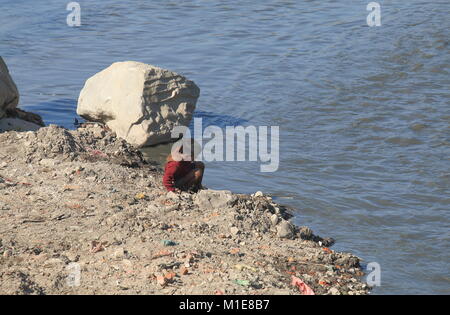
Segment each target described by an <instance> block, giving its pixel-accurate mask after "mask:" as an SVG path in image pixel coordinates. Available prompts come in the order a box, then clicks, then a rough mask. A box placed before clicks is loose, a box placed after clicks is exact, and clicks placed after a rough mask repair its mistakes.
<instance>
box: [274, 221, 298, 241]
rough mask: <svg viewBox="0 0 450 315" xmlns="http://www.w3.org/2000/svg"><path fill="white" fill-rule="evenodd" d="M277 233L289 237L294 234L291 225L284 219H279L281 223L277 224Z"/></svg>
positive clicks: (281, 236) (282, 236)
mask: <svg viewBox="0 0 450 315" xmlns="http://www.w3.org/2000/svg"><path fill="white" fill-rule="evenodd" d="M277 235H278V237H280V238H288V239H291V238H292V237H293V236H294V227H293V225H292V224H291V223H290V222H288V221H286V220H283V221H281V223H280V224H278V226H277Z"/></svg>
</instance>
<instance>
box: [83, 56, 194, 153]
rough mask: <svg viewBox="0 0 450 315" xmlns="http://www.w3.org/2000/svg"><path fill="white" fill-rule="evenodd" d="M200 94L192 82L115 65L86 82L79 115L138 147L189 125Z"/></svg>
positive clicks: (130, 64)
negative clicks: (100, 123)
mask: <svg viewBox="0 0 450 315" xmlns="http://www.w3.org/2000/svg"><path fill="white" fill-rule="evenodd" d="M199 95H200V89H199V88H198V87H197V86H196V85H195V83H194V82H192V81H190V80H188V79H186V78H185V77H183V76H181V75H179V74H177V73H175V72H171V71H168V70H164V69H161V68H158V67H155V66H151V65H147V64H144V63H140V62H134V61H126V62H116V63H114V64H112V65H111V66H110V67H108V68H106V69H105V70H103V71H101V72H99V73H97V74H96V75H94V76H93V77H91V78H89V79H88V80H87V81H86V83H85V85H84V87H83V89H82V91H81V93H80V96H79V99H78V107H77V113H78V115H80V116H81V117H83V118H85V119H86V120H88V121H94V122H102V123H104V124H106V125H107V126H108V127H109V128H111V130H113V131H114V132H116V134H117V136H118V137H120V138H123V139H125V140H126V141H128V142H129V143H131V144H133V145H134V146H136V147H142V146H148V145H155V144H158V143H163V142H169V141H170V140H171V131H172V129H173V127H174V126H178V125H179V126H188V125H189V122H190V121H191V119H192V114H193V112H194V109H195V105H196V102H197V99H198V97H199Z"/></svg>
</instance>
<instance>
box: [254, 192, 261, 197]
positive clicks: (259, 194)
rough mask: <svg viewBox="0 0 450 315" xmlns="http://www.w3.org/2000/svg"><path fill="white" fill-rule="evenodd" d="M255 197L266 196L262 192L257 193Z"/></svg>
mask: <svg viewBox="0 0 450 315" xmlns="http://www.w3.org/2000/svg"><path fill="white" fill-rule="evenodd" d="M253 196H254V197H262V196H264V194H263V193H262V191H257V192H255V193H254V194H253Z"/></svg>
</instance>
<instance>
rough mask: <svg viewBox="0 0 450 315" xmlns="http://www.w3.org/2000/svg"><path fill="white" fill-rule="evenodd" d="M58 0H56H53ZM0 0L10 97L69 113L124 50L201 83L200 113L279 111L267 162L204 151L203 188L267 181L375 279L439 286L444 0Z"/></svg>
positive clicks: (445, 147)
mask: <svg viewBox="0 0 450 315" xmlns="http://www.w3.org/2000/svg"><path fill="white" fill-rule="evenodd" d="M67 2H69V1H67ZM369 2H370V1H368V0H367V1H361V0H358V1H356V0H348V1H332V0H322V1H300V0H298V1H288V0H284V1H282V0H280V1H275V0H271V1H269V0H258V1H256V0H254V1H248V0H240V1H206V0H186V1H171V0H151V1H144V0H140V1H139V0H134V1H100V0H92V1H79V3H80V5H81V23H82V25H81V27H68V26H67V24H66V16H67V14H69V13H70V12H69V11H66V4H67V3H66V2H65V1H60V0H58V1H56V0H50V1H24V0H16V1H5V0H0V4H1V10H0V18H1V20H2V25H1V26H0V55H1V56H3V57H4V59H5V61H6V63H7V64H8V66H9V68H10V71H11V73H12V76H13V78H14V80H15V81H16V83H17V85H18V87H19V89H20V92H21V102H20V104H21V107H23V108H24V109H27V110H29V111H33V112H36V113H38V114H41V115H42V116H43V117H44V119H45V121H46V123H56V124H60V125H64V126H66V127H69V128H72V127H73V126H72V122H73V119H74V118H75V117H76V114H75V109H76V100H77V97H78V94H79V92H80V89H81V88H82V86H83V84H84V81H85V80H86V79H87V78H89V77H90V76H92V75H93V74H95V73H96V72H98V71H100V70H102V69H104V68H105V67H107V66H109V65H110V64H111V63H112V62H115V61H123V60H136V61H141V62H145V63H150V64H154V65H158V66H160V67H163V68H166V69H170V70H173V71H176V72H178V73H181V74H183V75H186V76H187V77H188V78H190V79H192V80H194V81H195V82H196V83H197V84H198V85H199V86H200V88H201V97H200V99H199V101H198V104H197V105H198V106H197V109H198V113H197V114H196V116H197V117H203V118H204V122H203V123H204V124H214V125H218V126H220V127H225V126H227V125H230V124H231V125H255V126H260V125H265V126H280V165H279V169H278V171H277V172H274V173H262V172H260V168H259V167H260V163H259V162H211V163H207V173H206V177H205V183H206V185H207V186H208V187H211V188H217V189H230V190H233V191H236V192H244V193H252V192H255V191H257V190H262V191H264V192H267V193H270V194H272V195H274V196H275V197H276V198H277V200H278V201H279V202H281V203H285V204H289V205H291V206H293V207H295V208H296V209H298V211H297V216H296V223H298V224H301V225H308V226H311V227H312V228H313V230H314V231H315V232H316V233H318V234H319V235H322V236H331V237H334V238H335V239H336V240H337V244H336V245H335V247H334V249H336V250H345V251H350V252H353V253H355V254H357V255H359V256H360V257H362V258H363V259H364V260H365V263H369V262H377V263H379V264H380V266H381V286H379V287H377V288H375V289H374V291H373V293H374V294H398V293H409V294H416V293H435V294H444V293H446V294H449V293H450V268H449V263H450V257H449V244H450V214H449V210H450V101H449V94H450V93H449V86H450V77H449V71H450V69H449V66H450V58H449V56H450V54H449V34H450V33H449V29H450V18H449V13H450V2H449V1H448V0H443V1H437V0H436V1H419V0H410V1H399V0H398V1H388V0H386V1H378V2H379V3H380V5H381V23H382V25H381V26H380V27H368V26H367V23H366V17H367V15H368V13H369V12H368V11H366V5H367V4H368V3H369Z"/></svg>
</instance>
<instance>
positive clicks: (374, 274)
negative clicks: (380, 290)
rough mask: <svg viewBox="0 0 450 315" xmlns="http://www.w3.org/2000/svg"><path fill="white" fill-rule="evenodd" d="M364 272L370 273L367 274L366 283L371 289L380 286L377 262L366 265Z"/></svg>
mask: <svg viewBox="0 0 450 315" xmlns="http://www.w3.org/2000/svg"><path fill="white" fill-rule="evenodd" d="M366 271H367V272H369V271H370V273H368V274H367V277H366V283H367V285H368V286H371V287H379V286H381V267H380V264H379V263H377V262H371V263H368V264H367V268H366Z"/></svg>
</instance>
